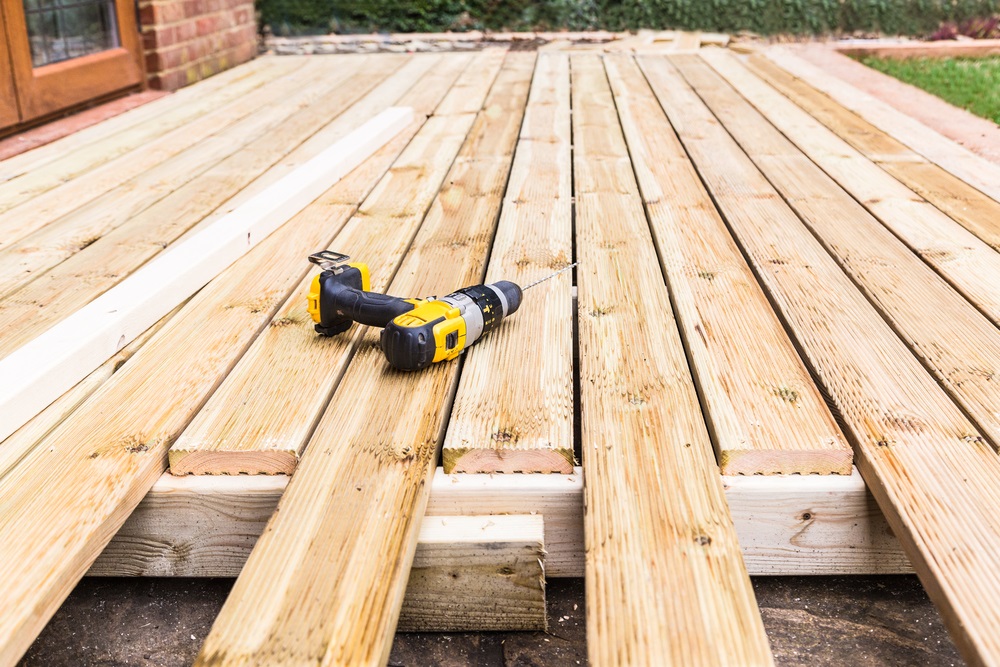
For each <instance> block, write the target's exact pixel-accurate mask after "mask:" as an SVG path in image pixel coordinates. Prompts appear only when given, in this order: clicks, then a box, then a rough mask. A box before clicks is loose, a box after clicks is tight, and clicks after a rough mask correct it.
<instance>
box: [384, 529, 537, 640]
mask: <svg viewBox="0 0 1000 667" xmlns="http://www.w3.org/2000/svg"><path fill="white" fill-rule="evenodd" d="M546 620H547V618H546V615H545V542H544V521H543V519H542V517H541V516H539V515H535V516H531V515H507V516H493V517H490V516H435V517H425V518H424V520H423V521H422V522H421V524H420V531H419V533H418V536H417V549H416V552H415V553H414V557H413V565H412V566H411V567H410V576H409V579H408V580H407V582H406V595H405V597H404V598H403V606H402V609H401V610H400V614H399V623H398V625H397V628H396V629H397V631H399V632H434V631H448V632H463V631H465V632H471V631H481V630H484V629H487V628H489V629H494V630H501V631H504V632H510V631H516V630H545V629H546Z"/></svg>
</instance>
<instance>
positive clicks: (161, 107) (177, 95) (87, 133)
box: [0, 58, 306, 183]
mask: <svg viewBox="0 0 1000 667" xmlns="http://www.w3.org/2000/svg"><path fill="white" fill-rule="evenodd" d="M304 60H306V58H293V59H292V60H289V61H288V62H287V63H286V62H284V61H283V59H278V58H256V59H254V60H253V61H251V62H249V63H246V64H245V65H244V66H243V67H234V68H232V69H229V70H226V71H225V72H221V73H219V74H217V75H216V76H213V77H211V78H209V79H204V80H202V81H199V82H198V83H196V84H193V85H191V86H187V87H185V88H183V89H181V90H179V91H177V92H174V93H168V94H166V95H164V96H163V97H161V98H160V99H158V100H156V101H155V102H150V103H149V104H143V105H141V106H139V107H136V108H134V109H131V110H129V111H127V112H125V113H122V114H119V115H117V116H115V117H113V118H110V119H108V120H105V121H103V122H100V123H98V124H96V125H92V126H90V127H87V128H84V129H82V130H80V131H78V132H74V133H72V134H69V135H67V136H65V137H62V138H61V139H58V140H56V141H53V142H51V143H48V144H45V145H44V146H39V147H38V148H35V149H32V150H30V151H27V152H25V153H22V154H20V155H15V156H14V157H11V158H8V159H6V160H4V161H2V162H0V183H5V182H6V181H9V180H11V179H14V178H17V177H19V176H22V175H24V174H26V173H28V172H30V171H34V170H36V169H39V168H41V167H43V166H45V165H47V164H50V163H52V162H53V161H56V160H58V159H60V158H63V157H65V156H67V155H70V154H72V153H73V152H74V151H76V150H77V149H79V148H81V147H84V146H88V147H90V149H91V150H94V149H96V147H97V146H99V145H100V144H101V143H102V142H104V141H107V140H108V138H109V137H113V136H116V135H119V134H121V133H122V132H123V131H125V130H128V129H130V128H134V127H135V126H137V125H139V124H141V123H146V122H149V121H151V120H153V119H155V118H156V117H157V116H160V115H163V114H167V113H169V112H172V111H174V110H175V109H177V108H178V107H181V106H186V105H188V104H190V103H191V101H192V99H193V98H200V97H204V96H209V95H211V94H212V93H213V92H214V91H217V90H220V89H222V88H228V87H230V86H232V85H238V84H239V83H240V82H242V81H244V80H245V79H247V78H252V77H256V76H259V75H260V74H259V73H260V72H261V71H262V70H272V69H273V70H274V71H273V72H272V73H271V74H270V75H273V76H277V75H279V74H280V72H279V71H278V70H279V69H281V68H285V69H284V70H282V71H290V70H291V69H294V68H295V67H298V66H300V65H301V64H302V62H303V61H304ZM275 68H277V69H275Z"/></svg>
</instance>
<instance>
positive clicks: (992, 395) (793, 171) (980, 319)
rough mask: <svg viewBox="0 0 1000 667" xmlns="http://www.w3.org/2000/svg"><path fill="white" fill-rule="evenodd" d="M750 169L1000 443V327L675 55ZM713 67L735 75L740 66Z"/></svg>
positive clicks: (726, 91)
mask: <svg viewBox="0 0 1000 667" xmlns="http://www.w3.org/2000/svg"><path fill="white" fill-rule="evenodd" d="M673 62H674V64H675V66H677V67H678V69H679V70H680V71H681V73H682V74H683V75H684V77H685V78H686V79H687V80H688V83H689V84H690V85H692V86H693V88H694V89H695V92H696V93H698V94H699V95H700V96H701V98H702V99H703V100H704V101H705V103H706V105H707V106H708V107H709V109H711V110H712V111H713V112H714V113H715V115H716V117H717V118H719V120H720V121H721V122H722V124H723V125H724V126H725V127H726V129H727V130H728V131H729V133H730V134H731V135H732V136H733V138H734V139H736V142H737V143H738V144H740V146H741V147H742V148H743V150H744V152H746V153H747V155H748V156H749V157H750V159H751V160H752V161H753V162H754V164H756V165H757V168H758V169H760V170H761V172H762V173H763V174H764V176H766V177H767V178H768V180H770V182H771V184H772V185H773V186H774V188H775V189H776V190H777V191H778V192H779V193H780V194H781V195H782V197H784V199H785V200H786V202H787V203H788V205H789V206H790V207H791V208H792V210H794V211H795V212H796V213H798V215H799V217H800V218H801V219H802V221H803V222H804V223H805V224H806V225H807V226H808V227H809V229H810V230H812V232H813V234H814V235H815V236H816V238H817V239H819V241H820V242H821V243H822V244H823V245H824V247H826V249H827V251H828V252H829V253H830V254H831V255H832V256H833V257H834V259H836V260H837V262H838V263H839V264H840V266H841V268H843V269H844V271H845V272H846V273H847V274H848V275H849V276H851V277H852V278H853V280H854V282H855V284H856V285H857V286H858V287H859V288H860V289H861V290H862V291H863V292H864V293H865V294H866V295H868V298H869V299H870V300H871V301H872V303H874V304H876V307H877V308H878V309H879V310H880V311H881V312H882V313H883V314H884V315H885V317H886V319H887V320H888V322H889V324H890V325H892V327H893V329H895V331H896V332H897V334H898V335H899V336H900V337H901V338H902V339H903V340H904V341H906V343H907V344H908V345H909V346H910V349H911V350H912V351H913V353H914V354H915V355H916V356H917V358H919V359H920V360H921V361H922V362H923V364H924V366H925V367H926V368H927V369H928V370H929V371H930V372H931V373H932V374H933V375H934V376H935V377H936V378H937V379H938V381H939V382H940V383H941V384H942V386H943V387H944V388H945V390H946V391H947V392H948V393H949V394H950V395H951V397H952V398H953V399H954V400H955V402H957V403H958V404H959V405H960V406H961V407H962V408H963V409H964V410H965V411H966V413H967V414H968V416H969V417H970V418H971V419H972V420H973V422H975V424H976V425H977V427H978V428H979V429H980V430H981V431H982V432H983V433H984V434H985V435H987V436H988V437H989V439H990V440H991V442H992V443H993V444H994V446H997V445H1000V413H998V411H997V406H998V405H1000V383H998V382H996V381H995V380H994V378H995V377H1000V330H998V329H997V328H996V327H995V326H994V325H993V323H992V322H990V321H989V320H988V319H986V317H984V316H983V314H982V313H980V312H979V311H978V310H976V308H974V307H973V306H972V305H971V304H970V303H969V302H968V301H966V300H965V299H964V298H963V297H962V295H961V294H959V293H958V292H956V291H955V290H954V289H952V287H951V286H950V285H948V284H947V283H946V282H945V281H944V280H942V279H941V277H940V276H938V274H936V273H935V272H934V271H933V270H932V269H931V268H930V267H929V266H927V265H926V264H925V263H924V262H922V261H921V260H920V258H919V257H917V256H916V255H914V254H913V253H912V252H910V250H909V248H907V247H906V246H905V245H904V244H903V243H902V242H901V241H900V240H899V239H898V238H896V237H895V236H894V235H893V234H892V233H891V232H889V231H888V230H887V229H885V228H884V227H882V226H881V225H880V224H879V222H878V220H876V219H875V218H874V217H872V216H871V214H869V213H868V211H866V210H865V208H864V207H863V206H861V205H860V204H858V203H857V202H856V201H855V200H854V199H853V198H852V197H851V196H850V195H849V194H847V193H846V192H844V191H843V190H842V189H841V188H840V186H839V185H837V183H836V182H834V181H833V180H832V179H831V178H830V177H829V176H827V175H826V174H825V173H824V172H823V171H822V170H821V169H819V167H817V166H816V165H815V164H813V163H812V162H811V161H810V160H809V158H807V157H806V156H804V155H803V154H802V153H801V152H800V151H799V150H798V149H797V148H796V147H795V146H794V145H793V144H792V143H791V142H789V141H788V140H787V139H785V138H784V136H782V135H781V133H780V132H778V131H777V130H776V129H775V128H774V127H772V126H771V125H770V124H769V123H768V122H767V120H765V119H764V117H763V116H761V114H759V113H758V112H757V111H756V110H755V109H754V108H753V107H752V106H750V104H749V103H748V102H747V101H746V100H744V99H743V98H741V97H740V96H739V94H738V93H737V92H736V91H735V90H734V89H733V88H732V87H730V86H729V85H728V84H727V83H726V81H724V80H723V78H722V77H721V76H720V75H719V74H717V73H716V72H715V71H714V70H713V69H712V68H710V67H709V66H708V65H707V64H706V63H705V62H704V61H702V60H701V59H698V58H684V59H682V58H677V59H674V60H673ZM726 64H727V63H725V62H723V63H721V64H720V68H721V69H722V71H724V72H726V74H727V75H728V76H729V77H730V78H731V80H733V81H735V82H739V81H740V74H745V75H746V76H750V74H749V73H748V72H746V71H745V70H741V69H740V68H739V66H738V65H737V66H736V67H735V68H732V69H730V68H728V67H726Z"/></svg>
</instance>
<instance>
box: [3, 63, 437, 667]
mask: <svg viewBox="0 0 1000 667" xmlns="http://www.w3.org/2000/svg"><path fill="white" fill-rule="evenodd" d="M417 83H419V82H417ZM442 94H443V92H442ZM406 138H407V137H406V136H405V135H404V136H400V137H397V138H396V139H394V140H392V141H390V142H389V144H388V145H387V146H385V147H384V148H382V149H381V150H380V151H378V152H377V153H375V154H374V155H373V156H372V158H369V159H368V160H367V161H365V162H364V163H363V164H362V165H361V166H360V167H359V168H358V169H355V170H354V172H352V173H351V174H349V175H348V177H347V178H345V179H343V180H342V181H341V182H340V183H338V184H337V185H336V186H335V187H333V188H332V189H331V190H329V191H328V192H327V193H325V194H324V195H322V196H321V197H320V198H319V199H318V200H317V201H316V202H315V203H314V204H313V206H310V207H308V208H307V209H306V210H305V211H304V212H303V213H300V214H299V215H297V216H296V217H295V218H294V219H293V220H292V221H291V224H288V225H284V226H283V227H282V228H280V229H278V230H277V231H276V232H275V233H274V234H272V235H271V236H269V237H268V238H267V239H265V240H264V241H263V242H262V243H261V244H260V245H258V246H257V247H256V248H254V249H253V250H252V251H251V252H250V253H248V254H247V255H245V256H244V257H243V258H241V259H240V260H238V261H237V262H236V263H235V264H234V265H233V266H231V267H230V268H229V269H227V270H226V271H224V272H223V273H222V274H220V275H219V276H218V277H217V278H216V279H215V280H214V281H212V283H210V284H209V286H208V287H207V289H203V290H201V291H200V292H199V293H198V294H197V295H195V296H194V297H193V298H192V300H191V301H190V302H189V303H188V305H187V306H185V307H184V309H183V310H182V312H181V313H178V315H177V316H175V317H173V318H171V320H170V322H169V323H168V325H167V326H165V327H164V329H163V330H161V331H160V332H159V333H157V335H156V336H154V337H153V339H152V340H150V341H149V342H148V343H147V344H146V345H144V346H143V347H142V348H141V349H140V350H139V352H138V353H137V354H136V355H135V356H133V357H132V360H131V361H130V363H128V364H126V365H125V366H124V367H123V368H122V369H121V370H120V371H119V372H118V373H115V375H113V376H112V378H111V379H110V380H109V381H108V382H106V383H104V384H103V385H102V387H101V388H100V389H99V390H98V391H97V392H95V394H94V395H92V396H91V397H90V399H88V400H87V401H86V402H85V403H84V404H83V405H82V406H81V407H80V408H78V409H77V410H76V411H74V412H73V414H71V415H70V416H69V417H68V418H67V419H66V420H65V421H63V422H62V424H60V425H59V426H58V427H57V428H56V429H55V430H53V431H52V432H51V433H50V434H49V435H48V436H46V438H44V439H43V440H42V441H40V443H39V444H38V445H37V446H35V447H34V448H33V449H32V451H31V452H30V453H29V454H28V455H27V456H26V457H25V458H24V460H22V461H21V462H20V463H19V464H18V465H17V466H16V467H15V468H14V469H13V470H11V471H10V472H9V473H8V474H7V475H6V476H5V477H4V478H3V479H2V480H0V507H3V508H4V511H3V513H0V537H2V539H0V553H2V555H3V561H2V565H0V574H2V576H5V577H8V578H9V579H10V581H11V582H12V583H11V584H10V585H7V586H5V588H4V590H3V592H2V593H0V606H2V608H3V609H4V610H5V613H4V614H3V616H2V617H0V664H3V665H6V664H13V663H14V662H15V661H16V660H17V659H18V657H19V656H20V655H21V654H22V653H23V652H24V651H25V650H26V649H27V647H28V646H29V644H30V643H31V641H32V640H33V639H34V637H35V636H36V635H37V634H38V632H39V631H40V630H41V629H42V627H43V626H44V624H45V622H46V621H47V620H48V619H49V618H50V617H51V616H52V614H53V613H55V611H56V609H57V608H58V607H59V605H60V603H61V602H62V600H63V599H64V598H65V597H66V596H67V595H68V594H69V592H70V591H71V590H72V588H73V586H74V585H75V584H76V582H77V581H78V580H79V578H80V576H82V575H83V574H84V573H85V572H86V570H87V568H88V567H89V566H90V564H91V563H92V562H93V560H94V559H95V558H96V557H97V556H98V554H99V553H100V551H101V550H102V549H103V548H104V546H105V545H106V544H107V542H108V541H109V540H110V539H111V537H112V536H113V535H114V533H115V531H116V530H117V529H118V528H119V527H121V524H122V523H123V522H124V521H125V519H126V518H127V517H128V515H129V513H130V512H131V511H132V510H133V509H134V508H135V506H136V505H137V504H138V503H139V501H140V500H142V497H143V496H144V495H145V494H146V492H147V491H148V490H149V488H150V487H151V486H152V485H153V484H154V483H155V482H156V480H157V479H158V478H159V477H160V475H161V474H162V473H163V471H164V469H165V468H166V456H167V449H168V447H169V445H170V443H171V442H172V440H173V439H174V438H176V437H177V435H178V434H179V433H180V432H181V430H182V429H183V428H184V426H185V425H186V424H187V423H188V422H189V421H190V419H191V417H192V416H193V415H194V413H195V412H196V411H197V410H198V408H200V407H201V406H202V405H203V404H204V402H205V400H206V399H207V398H208V396H209V394H210V393H211V391H212V390H213V389H214V388H215V387H216V386H217V384H218V382H219V379H220V378H221V377H222V376H223V375H225V373H226V372H228V371H229V370H230V369H231V368H232V366H233V364H234V363H235V362H236V360H237V359H238V358H239V356H240V355H241V354H242V353H243V351H245V349H246V348H247V346H248V345H249V344H250V342H251V341H252V340H253V338H254V337H255V336H256V334H257V333H259V331H260V330H261V329H262V328H263V327H264V326H266V324H267V322H268V320H269V319H270V317H271V315H272V314H273V312H274V310H275V309H276V308H277V307H278V305H279V304H280V303H281V302H282V301H283V300H284V299H285V298H287V296H288V294H289V292H290V290H291V289H292V288H293V287H294V286H295V285H296V284H298V282H299V281H300V280H301V279H302V277H303V275H304V273H305V271H304V270H303V269H301V268H299V267H301V265H300V262H301V258H302V257H303V256H304V255H306V254H308V253H309V252H312V251H313V250H314V249H315V248H317V247H323V245H325V244H326V243H329V241H330V240H331V238H332V237H333V235H334V234H335V233H336V231H337V228H338V227H339V226H340V225H341V224H343V222H344V221H346V220H347V219H348V218H349V217H350V216H351V215H353V213H354V211H355V210H356V208H357V206H358V203H359V202H360V201H361V200H363V199H364V197H365V196H366V195H367V193H368V192H369V191H370V189H371V188H372V187H374V184H375V183H376V182H377V181H378V179H379V178H380V177H381V176H382V174H383V173H384V172H385V170H386V169H388V167H389V165H390V164H391V163H392V161H393V159H394V158H395V156H397V155H398V154H399V152H400V151H401V150H402V149H403V147H404V146H405V143H406V141H405V139H406ZM165 387H169V388H170V391H169V393H168V394H165V393H164V388H165ZM165 396H168V398H167V399H165ZM15 581H16V583H13V582H15Z"/></svg>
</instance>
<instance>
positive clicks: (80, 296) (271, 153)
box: [0, 59, 400, 355]
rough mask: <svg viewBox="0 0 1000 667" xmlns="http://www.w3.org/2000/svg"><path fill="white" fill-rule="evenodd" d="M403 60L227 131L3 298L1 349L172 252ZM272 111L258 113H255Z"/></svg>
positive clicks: (25, 339)
mask: <svg viewBox="0 0 1000 667" xmlns="http://www.w3.org/2000/svg"><path fill="white" fill-rule="evenodd" d="M399 64H400V61H399V60H395V59H394V60H381V59H379V60H376V61H375V62H373V63H372V64H371V66H368V67H362V68H361V70H360V71H358V72H356V73H355V74H354V75H353V76H349V77H348V78H347V79H346V80H341V81H342V84H334V85H331V86H330V88H329V91H328V93H327V94H326V95H325V96H323V97H321V98H320V99H318V100H316V102H315V103H312V104H309V105H303V107H302V108H301V109H300V110H299V111H297V112H295V113H293V114H291V115H288V116H287V117H284V118H282V115H283V114H282V113H279V114H276V115H274V116H271V119H272V122H273V123H274V125H273V126H272V127H269V128H266V129H265V131H264V132H263V133H261V134H259V136H258V137H257V138H256V139H255V140H253V141H251V142H249V143H247V144H244V145H242V146H241V136H242V135H243V133H244V131H245V130H240V129H235V128H234V129H235V132H233V133H232V134H229V133H228V132H227V133H224V135H223V137H224V138H225V140H227V141H229V142H231V143H232V144H233V149H232V150H233V153H232V154H231V155H229V156H228V157H226V158H224V159H223V160H222V161H221V162H219V163H217V164H216V165H214V166H212V167H211V168H209V169H208V170H207V171H205V172H203V173H201V174H199V175H198V177H197V178H195V179H193V180H192V181H189V182H188V183H186V184H184V185H180V184H178V183H176V182H174V181H171V180H169V179H167V180H165V181H164V188H165V189H169V188H171V187H176V188H177V189H175V190H173V191H172V192H170V193H169V194H168V195H167V196H165V197H164V198H163V199H160V200H159V201H158V202H156V203H155V204H153V205H152V206H150V207H149V208H147V209H145V210H144V211H142V212H141V213H139V214H138V215H135V216H132V217H131V219H128V220H126V221H124V222H123V224H122V225H121V226H119V227H117V228H115V229H114V230H112V231H110V232H108V233H107V234H105V235H104V236H102V237H101V238H100V239H98V240H96V241H94V242H93V243H91V244H90V245H88V246H87V247H86V248H84V249H82V250H80V251H79V252H77V253H75V254H73V255H72V256H70V257H69V258H67V259H66V260H65V261H63V262H61V263H59V264H57V265H56V266H54V267H53V268H52V269H51V270H49V271H47V272H46V273H45V274H44V275H42V276H41V277H39V278H36V279H34V280H32V281H31V282H29V283H28V284H26V285H25V286H24V287H22V288H21V289H19V290H17V291H15V292H13V293H12V294H9V295H8V296H7V297H6V298H4V300H3V301H2V302H0V331H4V332H5V334H3V335H2V336H0V355H4V354H9V353H10V352H12V351H13V350H14V349H16V348H17V347H20V346H21V345H23V344H24V343H27V342H28V341H30V340H31V339H32V338H34V337H35V336H37V335H38V334H40V333H41V332H43V331H45V330H46V329H48V328H49V327H50V326H51V325H52V324H54V323H56V322H58V321H59V320H61V319H63V318H64V317H66V316H68V315H70V314H71V313H73V312H74V311H75V310H77V309H78V308H81V307H82V306H84V305H86V304H87V303H88V302H90V301H91V300H92V299H94V298H96V297H97V296H99V295H101V294H102V293H104V292H105V291H107V290H108V289H110V288H111V287H113V286H114V285H116V284H118V283H119V282H121V281H122V280H123V279H125V278H126V277H127V276H128V275H129V274H131V273H132V272H133V271H135V270H136V269H138V268H139V267H140V266H142V265H143V264H144V263H145V262H147V261H148V260H150V259H152V258H153V257H154V256H156V255H157V254H159V253H160V252H161V251H163V250H164V249H167V250H169V246H170V244H171V243H174V242H176V241H177V239H178V238H179V237H180V236H181V235H182V234H184V233H185V232H186V231H188V230H189V229H190V228H191V227H193V226H195V225H197V224H198V223H199V222H200V221H201V220H203V219H204V218H205V217H206V216H207V215H208V214H209V213H211V212H212V211H213V210H215V209H217V208H218V207H219V206H220V205H221V204H222V203H224V202H225V201H226V200H227V199H229V198H230V197H231V196H232V195H233V194H235V193H237V192H239V191H240V190H241V189H242V188H243V187H244V186H246V185H247V184H248V183H250V182H251V181H252V180H253V179H254V178H255V177H256V176H258V175H259V174H261V173H263V172H265V171H267V169H268V168H270V167H271V166H272V165H274V164H275V163H276V162H278V161H280V160H281V159H283V158H284V157H285V156H286V155H287V154H288V153H290V152H291V151H293V150H294V149H295V148H296V146H298V145H300V144H301V143H302V142H303V141H304V140H305V139H307V138H308V137H309V136H310V135H312V134H314V133H315V132H316V130H317V128H318V127H322V126H323V125H325V124H327V123H328V122H331V121H332V120H333V118H335V117H336V116H338V115H339V114H340V113H342V112H343V111H344V110H345V109H347V108H349V107H350V106H351V105H352V104H353V103H354V102H355V101H357V99H358V98H359V97H361V96H363V95H364V94H365V93H367V92H368V90H369V89H370V87H371V86H374V85H375V84H377V83H378V82H379V81H380V80H381V79H383V78H384V77H386V76H388V75H389V74H391V72H392V70H394V69H395V68H396V67H398V65H399ZM303 83H304V84H305V85H306V86H309V85H310V84H309V83H308V82H299V84H298V85H302V84H303ZM344 87H346V89H347V91H348V92H345V91H344V90H343V88H344ZM290 92H295V90H294V89H293V90H292V91H290ZM268 115H269V114H267V113H265V112H263V111H258V112H257V114H255V115H254V119H255V120H258V119H263V118H267V117H268ZM226 135H228V136H226ZM251 136H253V135H252V134H251ZM112 194H114V193H112ZM111 205H112V200H109V201H107V202H106V206H108V207H111ZM205 226H206V225H201V227H202V228H204V227H205ZM0 254H2V253H0ZM20 257H24V255H23V254H22V255H21V256H20ZM20 257H19V259H20ZM32 275H34V273H32Z"/></svg>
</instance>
